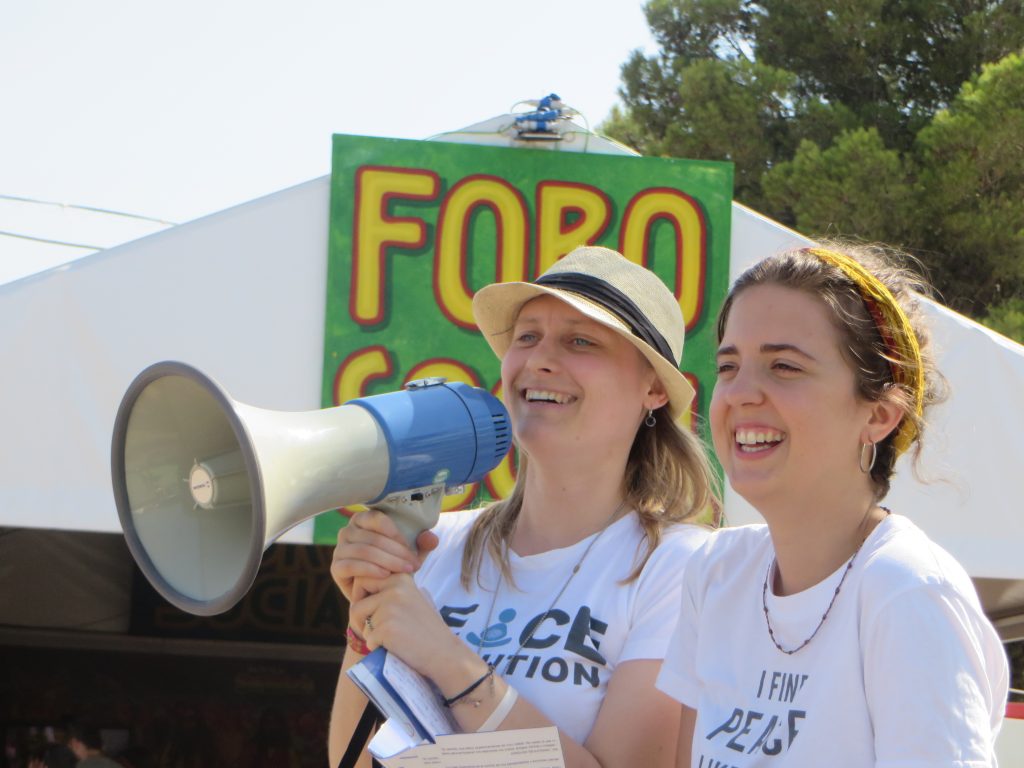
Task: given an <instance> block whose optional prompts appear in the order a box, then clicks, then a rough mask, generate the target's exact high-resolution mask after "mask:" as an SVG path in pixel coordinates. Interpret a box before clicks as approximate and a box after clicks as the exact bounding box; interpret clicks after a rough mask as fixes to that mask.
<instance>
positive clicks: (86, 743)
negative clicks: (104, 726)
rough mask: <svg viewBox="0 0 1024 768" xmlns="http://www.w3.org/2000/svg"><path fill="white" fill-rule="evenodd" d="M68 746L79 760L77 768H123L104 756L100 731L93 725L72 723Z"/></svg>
mask: <svg viewBox="0 0 1024 768" xmlns="http://www.w3.org/2000/svg"><path fill="white" fill-rule="evenodd" d="M68 746H69V747H70V748H71V751H72V752H74V753H75V757H77V758H78V763H77V764H76V768H121V764H120V763H118V762H117V761H115V760H112V759H110V758H109V757H107V756H106V755H105V754H103V738H102V736H101V735H100V729H99V728H98V727H96V726H95V725H93V724H91V723H87V722H76V723H72V725H71V727H70V728H69V729H68Z"/></svg>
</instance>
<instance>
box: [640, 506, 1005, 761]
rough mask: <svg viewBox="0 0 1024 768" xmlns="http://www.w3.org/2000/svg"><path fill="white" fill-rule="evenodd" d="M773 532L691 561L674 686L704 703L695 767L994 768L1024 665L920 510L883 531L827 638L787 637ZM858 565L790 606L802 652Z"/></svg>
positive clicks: (716, 539)
mask: <svg viewBox="0 0 1024 768" xmlns="http://www.w3.org/2000/svg"><path fill="white" fill-rule="evenodd" d="M774 554H775V553H774V549H773V547H772V543H771V539H770V537H769V535H768V529H767V527H766V526H763V525H759V526H743V527H739V528H732V529H724V530H722V531H719V532H717V533H716V534H715V535H714V536H713V537H711V539H710V540H709V541H708V542H707V544H706V545H705V546H704V547H702V548H701V549H700V550H699V551H698V552H697V553H696V554H695V555H694V556H693V557H692V558H691V560H690V563H689V564H688V566H687V572H686V575H685V582H684V587H683V603H682V611H681V613H680V617H679V625H678V627H677V628H676V631H675V634H674V636H673V639H672V645H671V647H670V649H669V652H668V654H667V656H666V659H665V663H664V665H663V667H662V671H661V674H660V675H659V677H658V683H657V685H658V687H659V688H661V689H662V690H663V691H665V692H666V693H668V694H669V695H671V696H673V697H674V698H676V699H678V700H679V701H681V702H682V703H684V704H686V705H687V706H689V707H693V708H695V709H696V710H697V726H696V729H695V731H694V737H693V757H692V760H693V766H694V767H695V768H712V767H715V768H717V766H744V767H748V766H783V765H785V766H825V765H827V766H856V767H858V768H859V767H860V766H900V768H909V767H911V766H913V767H914V768H917V767H918V766H946V767H948V766H994V765H995V764H996V759H995V755H994V751H993V750H994V741H995V735H996V732H997V731H998V730H999V726H1000V724H1001V722H1002V718H1003V713H1004V711H1005V707H1006V703H1005V702H1006V693H1007V686H1008V671H1007V663H1006V656H1005V652H1004V650H1003V647H1002V644H1001V642H1000V640H999V637H998V635H997V634H996V632H995V630H994V629H993V628H992V625H991V624H990V623H989V622H988V620H987V619H986V618H985V615H984V614H983V613H982V610H981V606H980V604H979V602H978V598H977V595H976V593H975V590H974V586H973V585H972V584H971V581H970V579H969V578H968V576H967V574H966V573H965V572H964V570H963V568H962V567H961V566H960V565H959V564H958V563H957V562H956V561H955V560H954V559H953V558H952V557H951V556H950V555H949V554H948V553H946V552H945V551H944V550H942V549H941V548H940V547H938V546H937V545H936V544H934V543H932V542H931V541H930V540H929V539H928V538H927V537H926V536H925V535H924V533H923V532H921V531H920V530H919V529H918V528H917V527H916V526H914V524H913V523H911V522H910V521H909V520H907V519H906V518H904V517H899V516H897V515H889V516H888V517H886V518H885V519H884V520H883V521H882V522H881V523H879V525H878V526H877V527H876V528H875V530H874V531H872V533H871V535H870V536H868V539H867V541H865V543H864V545H863V547H862V548H861V550H860V552H859V553H858V554H857V556H856V558H855V559H854V563H853V567H852V568H851V569H850V572H849V575H848V576H847V577H846V581H845V582H844V583H843V585H842V589H841V591H840V593H839V595H838V596H837V598H836V601H835V604H834V605H833V606H832V610H831V611H830V612H829V614H828V618H827V619H826V620H825V622H824V624H822V626H821V629H820V630H819V631H818V634H817V635H816V636H815V637H814V639H813V640H811V642H810V643H809V644H808V645H807V646H806V647H804V648H803V649H802V650H800V651H798V652H796V653H795V654H792V655H787V654H785V653H782V652H781V651H779V650H778V649H777V648H776V647H775V645H774V644H773V643H772V641H771V638H770V637H769V635H768V630H767V626H766V624H765V614H764V610H763V606H762V589H763V584H764V580H765V575H766V573H767V571H768V568H769V565H770V564H771V563H772V562H773V560H774ZM845 570H846V564H844V565H843V566H842V567H841V568H840V569H839V570H837V571H836V572H835V573H834V574H832V575H831V576H829V577H828V578H827V579H825V580H824V581H822V582H821V583H819V584H817V585H815V586H814V587H811V588H810V589H807V590H805V591H803V592H800V593H798V594H795V595H790V596H787V597H777V596H775V595H773V594H772V592H771V589H770V588H769V590H768V595H767V605H768V612H769V614H770V616H771V625H772V628H773V630H774V632H775V637H776V639H777V640H778V641H779V643H780V644H781V645H782V647H783V648H786V649H792V648H795V647H797V646H799V645H800V644H801V643H802V642H803V641H804V640H805V639H806V638H807V637H808V636H809V635H811V633H812V632H814V628H815V627H817V626H818V623H819V622H820V621H821V616H822V614H823V612H824V611H825V609H826V608H827V607H828V605H829V601H830V600H831V599H832V596H833V595H834V594H835V590H836V587H837V586H838V585H839V582H840V580H841V579H842V576H843V572H844V571H845Z"/></svg>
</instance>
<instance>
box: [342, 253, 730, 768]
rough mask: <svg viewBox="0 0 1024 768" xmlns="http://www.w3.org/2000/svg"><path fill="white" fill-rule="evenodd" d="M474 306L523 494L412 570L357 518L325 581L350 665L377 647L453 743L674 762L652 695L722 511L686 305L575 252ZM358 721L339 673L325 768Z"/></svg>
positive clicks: (440, 529)
mask: <svg viewBox="0 0 1024 768" xmlns="http://www.w3.org/2000/svg"><path fill="white" fill-rule="evenodd" d="M473 311H474V315H475V317H476V320H477V323H478V325H479V327H480V329H481V331H482V332H483V335H484V337H485V338H486V339H487V341H488V343H489V344H490V345H491V347H492V349H493V350H494V352H495V353H496V354H497V355H498V357H499V358H500V359H501V361H502V368H501V373H502V386H503V391H504V399H505V402H506V404H507V405H508V409H509V413H510V416H511V420H512V425H513V430H514V434H515V437H516V441H517V445H518V448H519V457H520V463H519V471H518V476H517V480H516V485H515V488H514V490H513V492H512V494H511V495H510V497H509V498H508V499H506V500H505V501H501V502H497V503H495V504H492V505H490V506H489V507H487V508H486V509H483V510H474V511H469V512H459V513H450V514H445V515H442V516H441V522H440V523H439V525H438V526H437V528H436V529H435V531H434V533H426V534H422V535H421V537H420V540H419V542H418V544H419V549H420V553H423V552H425V551H428V550H432V551H430V552H429V554H428V555H427V556H426V558H425V560H423V562H422V565H420V560H421V559H423V556H422V554H421V555H420V556H419V557H418V556H417V555H416V554H414V553H413V552H411V551H409V549H408V548H407V547H406V546H405V545H404V544H403V543H402V540H401V537H400V535H399V534H398V532H397V530H395V528H394V526H393V525H392V524H391V523H390V521H389V520H388V519H387V517H385V516H384V515H383V514H381V513H379V512H374V511H370V512H364V513H360V514H358V515H356V516H354V517H353V519H352V521H351V523H350V524H349V525H348V526H347V527H346V528H344V529H342V531H341V532H340V533H339V536H338V546H337V549H336V550H335V559H334V564H333V566H332V574H333V576H334V578H335V580H336V582H337V583H338V586H339V587H340V589H341V591H342V592H343V593H344V594H345V596H346V597H347V598H348V599H349V600H350V603H351V608H350V623H351V627H350V632H349V643H348V649H347V650H346V655H345V662H344V665H343V668H344V667H347V666H348V665H350V664H352V663H354V662H355V661H357V660H358V658H359V657H360V656H359V655H360V654H361V653H365V652H366V651H367V650H368V649H371V648H375V647H377V646H381V645H382V646H384V647H386V648H387V649H388V650H389V651H390V652H392V653H395V654H397V655H398V656H399V657H400V658H402V659H403V660H404V661H405V662H406V663H408V664H409V665H410V666H412V667H413V668H415V669H416V670H417V671H419V672H420V673H422V674H423V675H425V676H426V677H428V678H429V679H431V680H432V681H433V682H434V684H435V685H436V686H437V688H438V689H439V691H440V693H441V695H442V696H443V697H444V698H445V703H446V704H447V705H448V706H449V707H450V708H451V712H452V714H453V715H454V716H455V717H456V719H457V721H458V723H459V725H460V726H461V727H462V729H463V730H464V731H478V730H496V729H509V728H526V727H535V726H547V725H551V724H554V725H556V726H558V728H559V729H560V736H561V741H562V748H563V753H564V756H565V762H566V765H567V766H580V765H598V764H600V765H603V766H623V767H624V768H625V767H626V766H640V765H642V766H662V765H672V764H673V762H674V757H675V748H676V734H677V729H678V723H679V718H678V708H677V705H675V703H674V702H673V701H672V700H671V699H670V698H669V697H667V696H665V695H664V694H663V693H661V692H660V691H657V690H656V689H655V688H654V680H655V677H656V675H657V671H658V668H659V666H660V660H661V659H662V658H663V656H664V651H665V649H666V647H667V644H668V639H669V635H670V634H671V631H672V627H673V625H674V615H675V611H676V609H677V606H678V600H679V597H680V584H681V572H682V566H683V563H684V562H685V560H686V558H687V557H688V556H689V555H690V553H692V552H693V551H694V550H695V549H696V548H697V546H699V544H700V543H701V542H702V541H703V539H704V538H705V537H706V535H707V532H706V531H705V530H704V529H703V527H701V526H699V525H681V524H680V523H686V522H689V521H692V520H693V519H694V518H695V517H696V516H697V515H699V514H700V513H702V512H704V511H705V510H707V509H708V508H709V506H712V505H714V504H716V503H717V502H716V498H717V497H716V495H715V493H714V491H713V484H712V483H713V474H712V472H711V471H710V470H709V467H708V463H707V460H706V457H705V455H704V452H703V449H702V446H701V443H700V442H699V440H697V439H696V438H695V437H694V436H693V435H692V434H691V433H690V432H688V431H685V430H683V429H681V428H680V427H679V426H678V424H677V420H679V419H680V417H682V416H683V415H684V414H685V413H686V412H687V410H688V408H689V406H690V402H691V400H692V398H693V390H692V388H691V387H690V385H689V383H688V382H687V381H686V379H685V378H684V377H683V375H682V374H681V373H680V372H679V368H678V365H679V360H680V357H681V354H682V347H683V319H682V315H681V312H680V309H679V305H678V303H677V302H676V300H675V298H674V297H673V296H672V294H671V292H670V291H669V290H668V289H667V288H666V287H665V286H664V284H662V282H661V281H660V280H659V279H658V278H657V277H656V276H655V275H654V274H653V273H651V272H649V271H648V270H646V269H644V268H643V267H640V266H638V265H636V264H633V263H631V262H629V261H628V260H626V259H624V258H623V257H622V256H620V255H619V254H617V253H615V252H614V251H610V250H608V249H605V248H597V247H583V248H579V249H577V250H575V251H573V252H572V253H570V254H568V255H567V256H566V257H564V258H563V259H562V260H561V261H559V262H557V263H556V264H555V265H554V266H553V267H551V268H550V269H549V270H548V271H547V272H546V273H545V274H544V275H543V276H541V277H540V278H539V279H538V280H537V281H536V282H535V283H504V284H495V285H490V286H487V287H485V288H483V289H482V290H480V291H479V292H478V293H477V294H476V296H475V298H474V301H473ZM413 572H415V575H414V576H411V575H410V574H412V573H413ZM420 588H423V589H425V590H426V591H427V592H428V593H429V596H430V598H427V597H425V596H424V593H423V592H422V591H421V589H420ZM364 706H365V699H364V698H363V697H362V696H361V694H360V693H359V692H358V691H357V690H356V689H355V687H354V686H353V685H352V684H351V683H350V682H349V681H348V680H347V679H346V677H345V675H344V674H342V675H341V677H340V679H339V685H338V692H337V695H336V699H335V708H334V712H333V714H332V723H331V735H330V753H331V760H332V764H333V763H336V762H337V760H338V757H339V756H340V755H341V753H342V751H343V750H344V747H345V743H346V742H347V741H349V739H350V738H351V736H350V735H351V734H352V732H353V728H354V724H355V721H356V719H358V716H359V712H361V711H362V709H363V707H364ZM364 759H365V758H364Z"/></svg>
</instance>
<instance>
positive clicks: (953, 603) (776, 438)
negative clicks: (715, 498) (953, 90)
mask: <svg viewBox="0 0 1024 768" xmlns="http://www.w3.org/2000/svg"><path fill="white" fill-rule="evenodd" d="M856 255H857V258H854V257H853V256H852V255H851V252H846V251H842V250H838V249H836V250H826V249H822V248H813V249H804V250H800V251H794V252H789V253H784V254H781V255H779V256H774V257H771V258H769V259H766V260H765V261H763V262H761V263H760V264H757V265H756V266H754V267H752V268H751V269H750V270H748V271H747V272H746V273H744V274H743V275H742V276H741V277H740V278H739V280H738V281H737V283H736V284H735V286H734V287H733V288H732V291H731V293H730V294H729V296H728V297H727V299H726V301H725V304H724V305H723V308H722V311H721V315H720V318H719V341H720V347H719V350H718V381H717V384H716V386H715V390H714V394H713V396H712V403H711V417H710V420H711V431H712V436H713V439H714V444H715V450H716V451H717V453H718V456H719V459H720V460H721V462H722V466H723V467H724V469H725V472H726V475H727V476H728V478H729V481H730V483H731V485H732V487H733V489H734V490H736V491H737V492H738V493H739V494H740V495H742V496H743V497H744V498H746V499H747V500H748V501H749V502H751V503H752V504H753V505H754V506H755V507H756V508H757V509H758V511H759V512H760V513H761V514H762V515H763V516H764V518H765V520H766V521H767V526H763V525H761V526H743V527H739V528H732V529H723V530H721V531H719V532H717V533H716V534H715V535H714V536H713V537H711V538H710V539H709V540H708V542H707V543H706V544H705V545H704V546H703V547H702V548H701V550H700V551H699V552H698V553H697V554H696V555H694V557H693V558H691V559H690V561H689V563H688V566H687V572H686V575H685V580H684V590H683V602H682V611H681V614H680V619H679V626H678V628H677V630H676V635H675V637H674V638H673V644H672V647H671V648H670V650H669V653H668V656H667V658H666V661H665V664H664V668H663V670H662V673H661V675H660V676H659V678H658V685H659V687H661V688H662V689H663V690H665V691H666V692H667V693H669V694H671V695H672V696H673V697H675V698H677V699H678V700H679V701H681V702H682V703H683V704H684V708H683V726H682V727H681V729H680V748H679V751H678V754H679V765H680V766H689V765H691V764H692V765H694V766H713V765H730V766H745V767H746V766H766V765H775V766H778V765H790V766H810V765H830V766H876V765H892V766H895V765H899V766H940V765H941V766H951V765H972V766H988V765H994V762H995V758H994V755H993V741H994V738H995V734H996V731H997V730H998V728H999V725H1000V722H1001V720H1002V713H1003V710H1004V707H1005V701H1006V692H1007V665H1006V659H1005V656H1004V653H1003V648H1002V645H1001V643H1000V641H999V638H998V636H997V635H996V633H995V631H994V630H993V628H992V626H991V625H990V624H989V622H988V620H987V619H986V618H985V615H984V614H983V613H982V610H981V606H980V604H979V602H978V598H977V595H976V594H975V591H974V587H973V585H972V584H971V581H970V579H969V578H968V577H967V574H966V573H965V572H964V570H963V568H961V567H960V566H959V565H958V564H957V563H956V562H955V561H954V560H953V558H952V557H950V555H948V554H947V553H946V552H944V551H943V550H942V549H940V548H939V547H938V546H937V545H935V544H934V543H932V542H931V541H929V540H928V538H927V537H926V536H925V535H924V534H923V533H922V532H921V531H920V530H919V529H918V528H917V527H915V526H914V525H913V523H911V522H910V521H909V520H908V519H907V518H905V517H902V516H900V515H899V514H896V513H897V512H898V511H899V510H895V511H894V512H892V513H890V511H889V510H888V509H887V508H885V507H883V506H880V502H881V500H882V499H883V498H884V497H885V495H886V493H887V492H888V490H889V481H890V478H891V477H892V474H893V466H894V462H895V461H896V458H897V457H898V456H899V455H900V454H901V453H903V452H905V451H907V450H908V449H910V448H913V449H914V451H915V455H916V454H919V453H920V443H921V436H922V431H923V415H924V411H925V409H926V408H927V406H928V405H929V404H930V403H932V402H933V401H935V400H936V390H937V386H936V385H937V381H936V379H937V374H936V373H935V371H934V368H933V366H932V362H931V356H930V349H929V346H928V337H927V334H926V331H925V328H924V326H923V322H922V318H921V311H920V308H919V306H918V303H917V301H916V300H915V299H914V296H913V293H912V291H920V290H921V288H922V286H921V284H920V282H919V281H918V280H917V279H916V278H915V276H913V275H912V274H910V273H909V272H907V271H905V270H903V269H900V268H897V267H896V266H894V265H893V264H892V263H891V259H888V258H887V257H886V256H885V254H884V253H883V252H882V251H881V249H874V248H872V249H861V250H860V251H859V252H857V254H856ZM694 722H696V727H694ZM691 739H692V750H691Z"/></svg>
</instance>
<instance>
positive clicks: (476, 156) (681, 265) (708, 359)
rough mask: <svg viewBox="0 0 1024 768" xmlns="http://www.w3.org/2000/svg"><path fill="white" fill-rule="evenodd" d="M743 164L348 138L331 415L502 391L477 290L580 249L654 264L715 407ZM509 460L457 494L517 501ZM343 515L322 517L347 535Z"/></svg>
mask: <svg viewBox="0 0 1024 768" xmlns="http://www.w3.org/2000/svg"><path fill="white" fill-rule="evenodd" d="M731 201H732V166H731V164H728V163H715V162H705V161H693V160H676V159H662V158H648V157H630V156H618V155H598V154H583V153H577V152H551V151H547V150H540V149H512V148H505V147H487V146H478V145H470V144H451V143H445V142H434V141H429V142H427V141H401V140H396V139H377V138H367V137H359V136H335V137H334V153H333V163H332V172H331V214H330V216H331V219H330V240H329V247H328V269H327V310H326V330H325V334H324V371H323V405H324V406H325V407H329V406H333V405H339V404H341V403H343V402H346V401H347V400H351V399H352V398H354V397H360V396H363V395H375V394H382V393H385V392H391V391H394V390H396V389H400V388H401V387H402V386H403V384H404V383H405V382H406V381H409V380H411V379H418V378H423V377H425V376H445V377H447V378H448V379H449V380H453V381H464V382H467V383H469V384H473V385H476V386H480V387H484V388H487V389H489V390H491V391H493V392H495V394H498V395H500V389H501V380H500V375H499V363H498V360H497V359H496V358H495V357H494V354H493V353H492V352H491V350H490V348H489V347H488V346H487V344H486V342H484V340H483V339H482V338H481V336H480V334H479V332H478V331H477V329H476V326H475V325H474V323H473V317H472V313H471V311H470V305H471V302H472V298H473V294H474V292H475V291H476V290H478V289H479V288H481V287H483V286H484V285H487V284H489V283H493V282H495V281H508V280H532V279H534V278H536V277H537V276H538V275H539V274H541V273H542V272H543V271H544V270H545V269H546V268H547V267H548V266H550V265H551V264H552V263H554V262H555V261H556V260H557V259H559V258H560V257H561V256H563V255H565V254H566V253H568V252H569V251H571V250H572V249H573V248H575V247H576V246H578V245H582V244H585V243H589V244H595V245H604V246H607V247H609V248H614V249H615V250H617V251H619V252H621V253H623V254H624V255H625V256H626V257H627V258H629V259H632V260H633V261H636V262H638V263H642V264H645V265H647V266H648V267H649V268H651V269H653V270H654V271H655V272H656V273H657V274H658V275H659V276H660V277H661V278H662V280H664V281H665V283H666V284H667V285H668V286H669V287H670V288H671V289H673V292H674V293H675V296H676V297H677V298H678V300H679V304H680V307H681V309H682V312H683V317H684V318H685V320H686V328H687V331H686V345H685V349H684V353H683V371H684V372H685V373H686V374H687V376H688V377H689V378H690V381H691V383H692V384H693V385H694V387H695V388H696V390H697V398H696V401H695V404H694V408H695V409H696V410H697V411H698V412H700V413H704V412H705V411H706V408H707V400H708V396H709V394H710V391H711V387H712V386H713V383H714V350H715V338H714V319H715V318H714V315H715V312H716V310H717V308H718V306H719V305H720V304H721V302H722V299H723V298H724V296H725V292H726V290H727V288H728V281H729V224H730V216H731ZM513 482H514V468H513V466H512V457H511V456H509V457H507V458H506V460H505V461H504V462H503V463H502V464H501V465H500V466H499V467H497V468H496V469H495V470H494V471H493V472H491V473H490V474H489V475H488V476H487V478H486V479H485V481H484V482H483V483H479V484H476V485H475V486H473V487H469V488H467V489H466V492H465V493H463V494H461V495H458V496H450V497H448V498H447V499H446V504H445V508H446V509H454V508H458V507H463V506H466V505H468V504H472V503H475V502H476V501H478V500H479V499H484V498H500V497H503V496H505V495H506V494H507V493H508V491H509V490H510V489H511V486H512V483H513ZM342 523H343V517H342V516H341V515H334V514H326V515H320V516H319V517H317V518H316V523H315V533H314V540H315V541H316V542H317V543H331V542H333V541H334V539H335V537H336V535H337V530H338V528H339V527H340V526H341V525H342Z"/></svg>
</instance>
